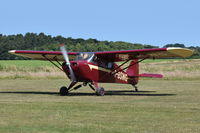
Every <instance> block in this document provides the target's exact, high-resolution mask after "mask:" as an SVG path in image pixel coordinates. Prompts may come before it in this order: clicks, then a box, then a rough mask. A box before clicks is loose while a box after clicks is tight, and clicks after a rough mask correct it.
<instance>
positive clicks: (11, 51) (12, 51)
mask: <svg viewBox="0 0 200 133" xmlns="http://www.w3.org/2000/svg"><path fill="white" fill-rule="evenodd" d="M15 52H16V50H10V51H8V53H10V54H15Z"/></svg>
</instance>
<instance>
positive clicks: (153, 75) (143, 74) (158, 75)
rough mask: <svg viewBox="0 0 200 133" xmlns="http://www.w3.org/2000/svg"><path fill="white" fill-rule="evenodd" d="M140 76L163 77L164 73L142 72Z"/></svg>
mask: <svg viewBox="0 0 200 133" xmlns="http://www.w3.org/2000/svg"><path fill="white" fill-rule="evenodd" d="M139 77H147V78H162V77H163V75H162V74H150V73H142V74H140V75H139Z"/></svg>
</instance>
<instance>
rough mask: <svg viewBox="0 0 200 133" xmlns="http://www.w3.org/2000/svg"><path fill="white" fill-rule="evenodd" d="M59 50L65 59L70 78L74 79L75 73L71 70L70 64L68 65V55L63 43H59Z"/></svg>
mask: <svg viewBox="0 0 200 133" xmlns="http://www.w3.org/2000/svg"><path fill="white" fill-rule="evenodd" d="M60 50H61V52H62V55H63V57H64V59H65V61H66V65H67V66H68V68H69V72H70V77H71V80H72V81H76V77H75V74H74V71H73V70H72V68H71V65H70V62H69V56H68V54H67V50H66V49H65V45H64V44H61V45H60Z"/></svg>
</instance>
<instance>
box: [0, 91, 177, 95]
mask: <svg viewBox="0 0 200 133" xmlns="http://www.w3.org/2000/svg"><path fill="white" fill-rule="evenodd" d="M155 92H156V91H138V92H134V91H131V90H120V91H119V90H113V91H106V92H105V96H174V95H176V94H169V93H155ZM3 93H4V94H36V95H56V96H59V95H60V94H59V93H58V92H38V91H7V92H6V91H4V92H0V94H3ZM67 96H96V94H95V93H84V92H70V93H69V94H68V95H67Z"/></svg>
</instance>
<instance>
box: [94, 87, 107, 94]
mask: <svg viewBox="0 0 200 133" xmlns="http://www.w3.org/2000/svg"><path fill="white" fill-rule="evenodd" d="M104 94H105V91H104V88H103V87H99V88H98V89H97V90H96V95H97V96H104Z"/></svg>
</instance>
